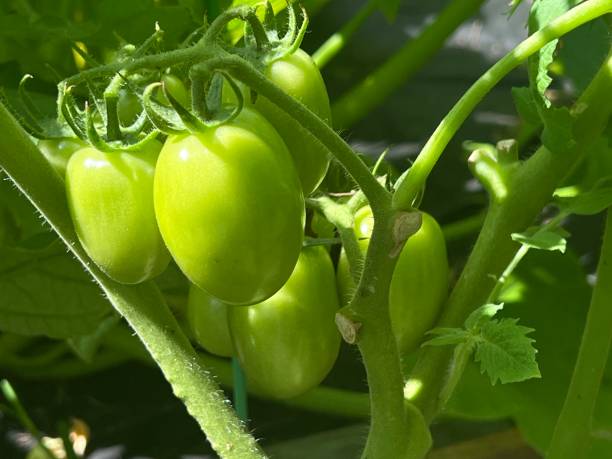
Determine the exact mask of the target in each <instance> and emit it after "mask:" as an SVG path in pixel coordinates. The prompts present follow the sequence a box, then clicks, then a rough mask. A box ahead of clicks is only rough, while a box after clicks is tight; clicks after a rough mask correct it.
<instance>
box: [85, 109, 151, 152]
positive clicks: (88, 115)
mask: <svg viewBox="0 0 612 459" xmlns="http://www.w3.org/2000/svg"><path fill="white" fill-rule="evenodd" d="M95 113H96V109H95V108H94V106H92V105H89V104H85V122H86V132H87V141H88V142H89V143H90V144H91V145H92V146H93V147H95V148H97V149H98V150H100V151H105V152H118V151H138V150H142V149H143V148H144V147H145V145H146V144H147V143H149V142H151V141H152V140H153V139H155V138H156V137H157V136H158V135H159V131H158V130H157V129H154V130H152V131H150V132H149V133H147V134H146V135H144V136H142V135H140V136H139V137H137V138H136V139H135V141H134V142H126V141H125V140H123V139H122V140H113V141H111V142H107V141H106V140H104V139H103V138H102V136H100V134H99V133H98V130H97V129H96V126H95V123H94V118H95Z"/></svg>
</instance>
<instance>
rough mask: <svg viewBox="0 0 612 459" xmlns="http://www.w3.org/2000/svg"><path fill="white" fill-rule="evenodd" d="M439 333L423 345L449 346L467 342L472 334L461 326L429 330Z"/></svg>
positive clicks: (435, 333)
mask: <svg viewBox="0 0 612 459" xmlns="http://www.w3.org/2000/svg"><path fill="white" fill-rule="evenodd" d="M428 333H429V334H432V335H438V336H436V337H435V338H432V339H430V340H427V341H425V342H424V343H423V344H422V345H423V346H447V345H454V344H460V343H465V342H467V341H468V340H469V338H470V334H469V333H468V332H467V331H465V330H463V329H461V328H434V329H433V330H430V331H429V332H428Z"/></svg>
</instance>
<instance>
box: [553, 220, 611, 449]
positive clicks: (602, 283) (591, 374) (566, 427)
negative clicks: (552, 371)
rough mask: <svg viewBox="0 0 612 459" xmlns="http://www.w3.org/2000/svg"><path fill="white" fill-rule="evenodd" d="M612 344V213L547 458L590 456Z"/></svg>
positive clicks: (607, 222) (607, 224)
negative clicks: (570, 378)
mask: <svg viewBox="0 0 612 459" xmlns="http://www.w3.org/2000/svg"><path fill="white" fill-rule="evenodd" d="M611 343H612V210H611V209H608V217H607V219H606V229H605V233H604V238H603V245H602V248H601V256H600V258H599V266H598V267H597V283H596V284H595V288H594V290H593V297H592V298H591V306H590V308H589V313H588V316H587V321H586V325H585V327H584V333H583V335H582V343H581V344H580V351H579V352H578V359H577V360H576V366H575V367H574V374H573V376H572V381H571V383H570V387H569V390H568V391H567V397H566V399H565V403H564V405H563V409H562V410H561V415H560V416H559V419H558V420H557V425H556V427H555V431H554V433H553V437H552V441H551V443H550V447H549V449H548V453H547V454H546V457H547V459H581V458H585V457H587V453H588V451H589V444H590V442H591V429H592V419H593V411H594V409H595V402H596V401H597V395H598V394H599V386H600V385H601V380H602V377H603V373H604V370H605V368H606V363H607V361H608V353H609V351H610V344H611Z"/></svg>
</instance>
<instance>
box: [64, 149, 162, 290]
mask: <svg viewBox="0 0 612 459" xmlns="http://www.w3.org/2000/svg"><path fill="white" fill-rule="evenodd" d="M160 147H161V145H160V143H159V142H156V141H154V142H152V143H150V144H148V145H147V147H146V148H145V149H144V150H142V151H139V152H129V153H128V152H118V153H104V152H101V151H99V150H96V149H95V148H90V147H88V148H83V149H81V150H79V151H77V152H76V153H75V154H74V155H72V157H71V158H70V161H69V162H68V166H67V169H66V191H67V196H68V205H69V208H70V214H71V215H72V220H73V222H74V226H75V229H76V233H77V235H78V237H79V240H80V241H81V244H82V245H83V247H84V248H85V251H86V252H87V254H88V255H89V256H90V257H91V258H92V260H93V261H94V262H96V264H97V265H98V266H99V267H100V269H101V270H102V271H104V272H105V273H106V274H107V275H108V276H110V277H111V278H113V279H114V280H116V281H117V282H122V283H125V284H135V283H139V282H143V281H145V280H147V279H150V278H152V277H155V276H156V275H158V274H160V273H161V272H162V271H163V270H164V269H165V268H166V266H167V265H168V262H169V261H170V256H169V254H168V251H167V250H166V248H165V246H164V243H163V241H162V238H161V235H160V233H159V230H158V228H157V222H156V219H155V212H154V210H153V177H154V173H155V163H156V160H157V157H158V154H159V150H160Z"/></svg>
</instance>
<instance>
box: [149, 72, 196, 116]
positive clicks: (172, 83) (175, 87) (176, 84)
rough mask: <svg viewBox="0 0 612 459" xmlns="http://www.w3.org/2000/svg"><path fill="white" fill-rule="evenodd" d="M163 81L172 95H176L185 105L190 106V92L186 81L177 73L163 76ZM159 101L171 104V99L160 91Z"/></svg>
mask: <svg viewBox="0 0 612 459" xmlns="http://www.w3.org/2000/svg"><path fill="white" fill-rule="evenodd" d="M162 82H163V83H164V86H165V87H166V91H168V92H169V93H170V94H171V95H172V97H174V98H175V99H176V100H177V101H178V102H179V103H180V104H181V105H182V106H183V107H187V108H188V107H189V99H190V97H189V92H188V91H187V88H186V87H185V83H183V81H182V80H181V79H180V78H179V77H177V76H176V75H172V74H166V75H164V76H163V77H162ZM157 94H159V101H160V102H161V103H162V104H164V105H170V101H169V100H168V98H167V97H166V95H165V94H164V93H163V92H162V91H159V92H158V93H157Z"/></svg>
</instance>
